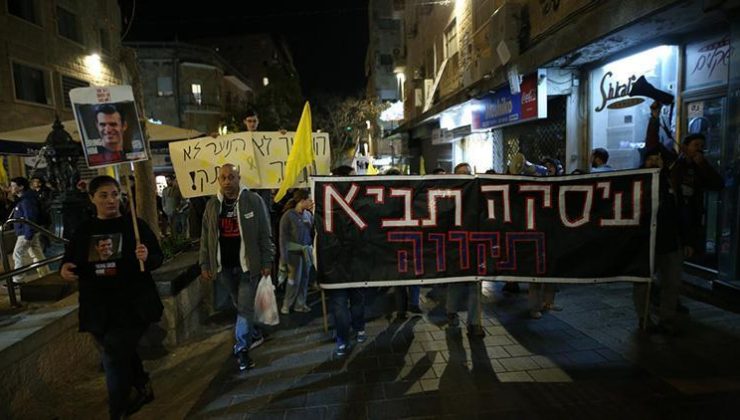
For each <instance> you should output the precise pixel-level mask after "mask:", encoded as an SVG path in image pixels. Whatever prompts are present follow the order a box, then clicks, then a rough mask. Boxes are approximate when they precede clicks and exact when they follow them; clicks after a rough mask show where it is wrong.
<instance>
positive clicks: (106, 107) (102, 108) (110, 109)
mask: <svg viewBox="0 0 740 420" xmlns="http://www.w3.org/2000/svg"><path fill="white" fill-rule="evenodd" d="M94 110H95V116H96V117H97V115H98V114H101V113H102V114H106V115H113V114H115V113H116V112H117V113H118V115H120V116H121V122H122V123H123V122H125V121H126V113H125V112H124V111H123V110H120V109H118V108H116V106H115V105H113V104H100V105H97V106H96V107H95V108H94Z"/></svg>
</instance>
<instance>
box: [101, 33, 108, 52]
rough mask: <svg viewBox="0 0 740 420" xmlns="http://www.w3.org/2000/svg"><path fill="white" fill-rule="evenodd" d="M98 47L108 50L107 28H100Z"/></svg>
mask: <svg viewBox="0 0 740 420" xmlns="http://www.w3.org/2000/svg"><path fill="white" fill-rule="evenodd" d="M100 49H101V50H103V51H105V52H110V36H108V30H107V29H105V28H100Z"/></svg>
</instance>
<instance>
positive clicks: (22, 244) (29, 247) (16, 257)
mask: <svg viewBox="0 0 740 420" xmlns="http://www.w3.org/2000/svg"><path fill="white" fill-rule="evenodd" d="M29 257H30V258H31V259H32V260H33V262H39V261H41V260H43V259H44V258H46V257H45V256H44V250H43V248H42V247H41V235H40V234H38V233H34V234H33V237H32V238H31V239H30V240H28V239H26V237H25V236H23V235H21V236H19V237H18V238H17V239H16V241H15V248H14V249H13V263H14V265H15V268H22V267H25V266H26V265H28V264H30V263H29V262H28V259H29ZM36 272H37V273H39V276H45V275H47V274H49V268H48V267H39V268H37V269H36ZM25 275H26V274H21V275H17V276H13V280H14V281H15V282H18V283H20V282H22V281H23V277H24V276H25Z"/></svg>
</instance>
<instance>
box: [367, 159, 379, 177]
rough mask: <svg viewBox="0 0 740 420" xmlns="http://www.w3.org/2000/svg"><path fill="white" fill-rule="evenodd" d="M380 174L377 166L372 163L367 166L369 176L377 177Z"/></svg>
mask: <svg viewBox="0 0 740 420" xmlns="http://www.w3.org/2000/svg"><path fill="white" fill-rule="evenodd" d="M378 173H379V172H378V168H376V167H375V166H373V163H372V162H370V164H369V165H367V174H368V175H377V174H378Z"/></svg>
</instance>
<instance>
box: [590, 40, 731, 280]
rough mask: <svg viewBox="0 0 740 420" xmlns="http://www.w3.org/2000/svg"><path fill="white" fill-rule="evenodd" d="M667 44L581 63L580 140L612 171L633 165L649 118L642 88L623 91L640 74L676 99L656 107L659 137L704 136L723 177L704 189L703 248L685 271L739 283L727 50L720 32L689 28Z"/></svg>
mask: <svg viewBox="0 0 740 420" xmlns="http://www.w3.org/2000/svg"><path fill="white" fill-rule="evenodd" d="M674 39H675V40H676V42H675V44H672V45H671V44H668V45H659V46H655V47H652V48H648V49H645V50H643V51H638V52H636V53H634V54H630V55H627V56H620V55H618V56H617V58H616V59H614V60H611V61H608V62H606V63H605V64H599V65H598V66H597V67H590V68H588V69H586V73H587V74H588V87H587V89H588V94H587V97H588V101H589V102H588V129H587V133H588V138H589V140H590V148H591V149H593V148H597V147H603V148H605V149H607V151H608V152H609V164H610V166H612V167H613V168H614V169H631V168H636V167H639V165H640V164H641V162H640V151H641V149H643V148H644V146H645V134H646V129H647V125H648V121H649V119H650V105H651V104H652V102H653V99H654V98H653V97H651V95H650V91H649V90H647V91H643V93H644V94H643V95H636V96H634V97H631V96H629V92H630V90H631V89H632V87H633V86H634V84H635V82H636V81H637V80H638V79H639V78H640V77H641V76H644V77H645V78H646V79H647V81H648V82H649V83H650V84H651V85H652V86H653V87H655V88H656V89H659V90H662V91H664V92H669V93H671V94H673V95H675V97H676V102H675V107H674V109H673V110H671V108H670V107H664V108H663V110H662V114H661V116H660V119H661V121H662V124H661V125H662V127H661V130H660V136H661V141H662V142H663V144H664V145H666V146H668V147H675V148H676V149H677V148H678V144H679V142H680V140H681V139H682V138H684V137H685V136H686V135H688V134H691V133H702V134H704V135H705V136H706V139H707V141H706V147H705V158H706V159H707V161H708V162H709V163H710V164H711V165H712V166H713V167H714V168H715V169H716V170H717V171H718V173H720V174H721V175H723V177H725V180H726V181H725V188H724V190H723V191H721V192H707V193H705V197H704V204H705V205H704V207H705V209H706V213H705V217H704V218H703V225H704V226H703V228H704V231H705V241H704V249H703V250H700V252H698V253H697V254H696V255H695V256H694V257H692V258H689V259H687V261H686V262H685V263H686V266H687V269H688V271H689V272H691V273H693V274H695V275H696V276H700V277H702V278H704V279H706V280H707V283H706V285H708V286H711V282H713V281H715V280H720V281H723V282H726V283H730V284H734V285H740V282H739V281H738V275H739V274H740V273H738V270H737V266H736V264H735V261H736V260H737V259H738V257H739V255H738V246H737V241H736V240H734V239H733V238H734V236H736V234H735V231H736V226H735V225H736V220H737V212H738V187H737V181H738V175H737V172H738V171H737V169H736V167H737V162H738V160H737V158H736V157H735V156H734V153H735V150H734V147H733V145H732V144H731V141H730V139H729V138H728V135H727V131H728V119H730V115H729V110H728V91H729V89H728V74H729V68H730V62H731V57H732V55H733V53H734V52H735V48H733V47H732V45H731V42H730V36H729V33H728V32H727V31H717V32H707V31H701V32H695V33H690V34H685V35H682V36H676V37H674Z"/></svg>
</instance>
